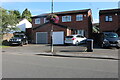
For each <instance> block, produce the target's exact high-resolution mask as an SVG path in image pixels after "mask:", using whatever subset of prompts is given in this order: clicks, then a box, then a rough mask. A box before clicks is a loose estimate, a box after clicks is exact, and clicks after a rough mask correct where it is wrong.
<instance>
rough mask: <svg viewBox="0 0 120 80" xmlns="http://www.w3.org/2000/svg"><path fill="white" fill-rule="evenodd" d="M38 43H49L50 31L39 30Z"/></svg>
mask: <svg viewBox="0 0 120 80" xmlns="http://www.w3.org/2000/svg"><path fill="white" fill-rule="evenodd" d="M36 43H37V44H47V43H48V33H47V32H37V33H36Z"/></svg>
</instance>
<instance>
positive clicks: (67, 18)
mask: <svg viewBox="0 0 120 80" xmlns="http://www.w3.org/2000/svg"><path fill="white" fill-rule="evenodd" d="M70 21H71V16H62V22H70Z"/></svg>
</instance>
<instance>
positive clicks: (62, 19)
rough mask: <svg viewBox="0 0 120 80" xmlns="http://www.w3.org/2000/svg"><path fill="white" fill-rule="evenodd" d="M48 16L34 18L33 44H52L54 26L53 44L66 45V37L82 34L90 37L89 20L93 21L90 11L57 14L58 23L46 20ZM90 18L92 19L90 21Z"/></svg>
mask: <svg viewBox="0 0 120 80" xmlns="http://www.w3.org/2000/svg"><path fill="white" fill-rule="evenodd" d="M49 14H50V13H48V14H41V15H38V16H33V17H32V26H33V27H32V29H33V43H51V28H52V27H51V26H52V25H53V44H64V38H65V36H68V35H71V34H81V35H83V36H86V37H88V27H89V20H90V21H92V12H91V10H90V9H85V10H74V11H65V12H56V13H54V14H56V15H57V16H58V17H59V22H58V23H53V24H52V23H50V22H48V21H47V20H46V17H47V15H49ZM89 17H90V19H89Z"/></svg>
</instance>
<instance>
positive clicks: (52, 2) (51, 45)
mask: <svg viewBox="0 0 120 80" xmlns="http://www.w3.org/2000/svg"><path fill="white" fill-rule="evenodd" d="M51 14H53V0H52V3H51ZM51 52H53V24H51Z"/></svg>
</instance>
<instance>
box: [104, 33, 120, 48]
mask: <svg viewBox="0 0 120 80" xmlns="http://www.w3.org/2000/svg"><path fill="white" fill-rule="evenodd" d="M102 47H116V48H120V38H119V37H118V34H117V33H114V32H103V41H102Z"/></svg>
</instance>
